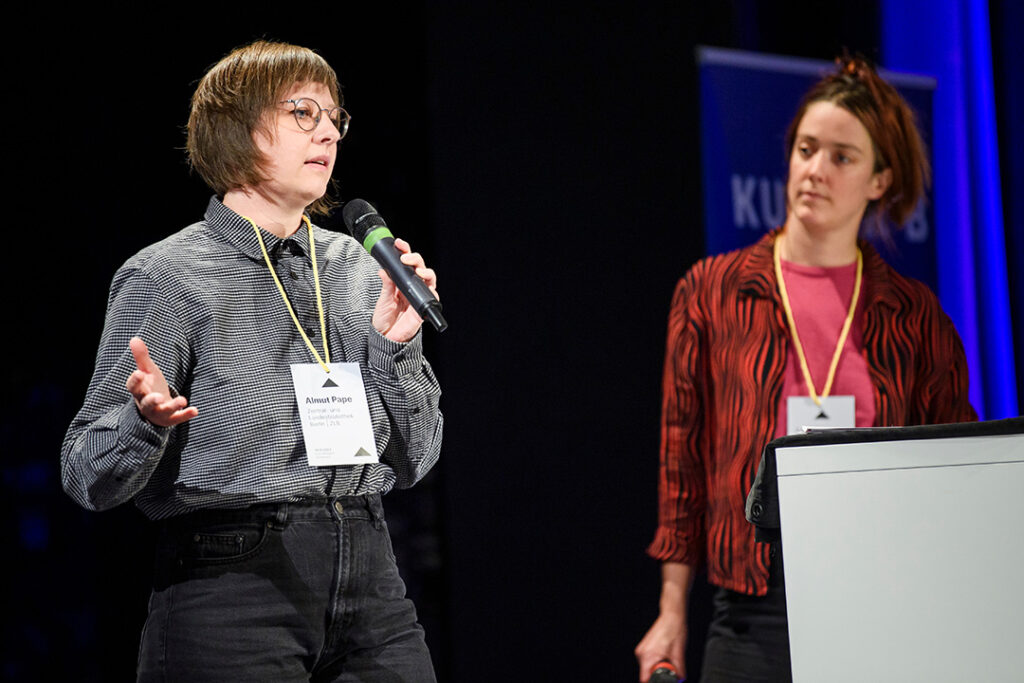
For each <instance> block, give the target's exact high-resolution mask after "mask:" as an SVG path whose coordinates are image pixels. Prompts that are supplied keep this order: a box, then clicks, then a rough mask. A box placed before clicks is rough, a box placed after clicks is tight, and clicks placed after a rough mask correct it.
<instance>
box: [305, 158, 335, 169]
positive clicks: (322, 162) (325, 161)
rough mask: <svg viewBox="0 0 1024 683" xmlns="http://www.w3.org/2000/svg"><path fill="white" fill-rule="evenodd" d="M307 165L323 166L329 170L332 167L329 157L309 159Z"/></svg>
mask: <svg viewBox="0 0 1024 683" xmlns="http://www.w3.org/2000/svg"><path fill="white" fill-rule="evenodd" d="M306 163H307V164H312V165H314V166H323V167H324V168H327V167H328V166H329V165H330V163H331V158H330V157H329V156H326V155H324V156H319V157H313V158H312V159H307V160H306Z"/></svg>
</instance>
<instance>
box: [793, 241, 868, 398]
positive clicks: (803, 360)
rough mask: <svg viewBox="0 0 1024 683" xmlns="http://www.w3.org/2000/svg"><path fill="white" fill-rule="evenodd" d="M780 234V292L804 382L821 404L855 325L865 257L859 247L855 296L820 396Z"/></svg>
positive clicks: (829, 388)
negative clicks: (787, 275) (799, 330)
mask: <svg viewBox="0 0 1024 683" xmlns="http://www.w3.org/2000/svg"><path fill="white" fill-rule="evenodd" d="M779 237H781V235H779V236H778V237H776V238H775V246H774V253H773V258H774V261H775V279H777V280H778V281H779V293H780V294H781V295H782V307H783V308H785V309H786V320H787V321H789V331H790V333H791V334H792V335H793V345H794V346H795V347H796V355H797V358H799V359H800V369H801V370H803V373H804V382H806V383H807V391H808V392H809V393H810V395H811V398H812V399H814V403H815V404H817V405H819V406H820V405H821V399H823V398H825V397H827V396H828V394H829V392H830V391H832V381H833V380H834V379H835V378H836V368H838V367H839V357H840V356H842V355H843V345H845V344H846V337H847V335H848V334H849V333H850V327H851V326H852V325H853V314H854V312H855V311H856V310H857V299H858V298H859V297H860V283H861V277H862V275H863V272H864V257H863V256H862V255H861V253H860V248H859V247H858V248H857V277H856V279H855V280H854V281H853V297H852V298H851V299H850V310H849V311H848V312H847V314H846V322H844V323H843V331H842V332H840V333H839V343H838V344H836V351H835V353H833V354H832V365H830V366H829V368H828V379H826V380H825V388H824V389H822V391H821V396H818V394H817V392H815V391H814V380H813V379H811V370H810V368H808V367H807V357H806V356H805V355H804V347H803V345H802V344H801V343H800V335H798V334H797V332H796V319H794V318H793V308H792V307H791V306H790V305H789V294H788V293H787V292H786V281H785V280H783V279H782V256H781V255H780V248H781V247H780V242H779Z"/></svg>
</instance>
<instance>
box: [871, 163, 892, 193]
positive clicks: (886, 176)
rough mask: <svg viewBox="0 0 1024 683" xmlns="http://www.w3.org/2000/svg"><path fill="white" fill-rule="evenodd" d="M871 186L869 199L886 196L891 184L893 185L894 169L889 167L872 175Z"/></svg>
mask: <svg viewBox="0 0 1024 683" xmlns="http://www.w3.org/2000/svg"><path fill="white" fill-rule="evenodd" d="M870 182H871V187H870V189H869V190H868V199H869V200H870V201H875V200H876V199H881V198H882V197H883V196H885V193H886V191H888V189H889V186H890V185H892V169H891V168H887V169H885V170H883V171H879V172H878V173H876V174H874V175H873V176H871V181H870Z"/></svg>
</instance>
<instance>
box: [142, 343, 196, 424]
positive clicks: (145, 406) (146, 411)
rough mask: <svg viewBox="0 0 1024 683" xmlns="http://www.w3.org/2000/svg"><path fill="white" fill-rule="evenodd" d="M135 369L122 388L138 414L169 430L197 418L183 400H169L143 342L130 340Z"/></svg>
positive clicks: (176, 398)
mask: <svg viewBox="0 0 1024 683" xmlns="http://www.w3.org/2000/svg"><path fill="white" fill-rule="evenodd" d="M128 346H129V348H131V350H132V355H133V356H135V365H136V366H137V367H138V369H137V370H136V371H135V372H133V373H132V374H131V375H129V377H128V381H127V382H125V387H126V388H127V389H128V392H129V393H131V395H132V397H133V398H134V399H135V405H136V406H138V408H139V413H141V414H142V417H144V418H146V419H147V420H149V421H150V422H152V423H153V424H155V425H157V426H159V427H173V426H174V425H179V424H181V423H182V422H187V421H189V420H191V419H192V418H193V417H195V416H196V415H198V414H199V411H198V410H196V408H195V407H194V406H190V405H189V404H188V399H187V398H185V397H184V396H177V397H175V398H171V389H170V387H168V386H167V380H166V379H164V373H162V372H160V368H158V367H157V365H156V363H154V362H153V359H152V358H150V357H149V349H148V348H147V347H146V342H144V341H142V340H141V339H140V338H138V337H132V339H131V341H129V342H128Z"/></svg>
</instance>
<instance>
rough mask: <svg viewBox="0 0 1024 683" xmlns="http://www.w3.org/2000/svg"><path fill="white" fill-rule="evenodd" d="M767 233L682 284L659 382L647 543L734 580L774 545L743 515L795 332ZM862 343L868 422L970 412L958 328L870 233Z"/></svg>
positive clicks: (920, 420) (761, 589) (968, 416)
mask: <svg viewBox="0 0 1024 683" xmlns="http://www.w3.org/2000/svg"><path fill="white" fill-rule="evenodd" d="M777 233H778V230H776V231H775V232H772V233H769V234H767V235H765V236H764V237H763V238H762V239H761V240H760V241H758V242H757V243H756V244H754V245H751V246H749V247H747V248H745V249H741V250H739V251H734V252H731V253H728V254H722V255H719V256H712V257H709V258H706V259H704V260H702V261H700V262H699V263H697V264H696V265H695V266H694V267H693V268H692V269H691V270H690V272H688V273H687V274H686V276H685V277H684V278H683V279H682V280H680V281H679V284H678V285H677V286H676V291H675V295H674V297H673V299H672V309H671V312H670V313H669V322H668V342H667V346H666V351H665V371H664V377H663V384H662V421H661V474H660V481H659V501H660V502H659V511H658V529H657V533H656V535H655V538H654V541H653V542H652V543H651V545H650V547H649V548H648V550H647V552H648V553H649V554H650V555H651V556H652V557H654V558H656V559H660V560H672V561H677V562H685V563H687V564H699V563H700V561H701V560H702V559H704V558H705V557H706V559H707V563H708V579H709V580H710V581H711V583H714V584H716V585H719V586H723V587H725V588H729V589H731V590H734V591H739V592H742V593H747V594H750V595H764V594H765V593H766V592H767V590H768V564H769V560H768V546H767V544H763V543H755V542H754V527H753V526H752V525H751V524H750V523H748V522H747V520H746V519H745V518H744V516H743V504H744V501H745V500H746V496H747V491H749V490H750V486H751V484H752V483H753V481H754V475H755V473H756V472H757V465H758V461H759V460H760V456H761V450H762V448H763V447H764V445H765V443H767V442H768V441H769V440H770V439H771V436H772V435H773V434H774V433H775V424H776V420H777V419H778V413H777V411H778V406H779V399H780V398H781V396H780V395H781V393H782V383H783V371H784V370H785V366H786V354H787V351H788V346H787V345H788V344H789V333H788V331H787V326H786V318H785V312H784V310H783V308H782V302H781V300H780V299H779V293H778V288H777V287H776V280H775V271H774V268H773V265H772V243H773V240H774V238H775V235H776V234H777ZM860 246H861V249H862V251H863V253H864V291H863V294H862V296H863V297H864V307H863V318H862V323H863V332H864V355H865V360H866V361H867V366H868V373H869V375H870V378H871V383H872V385H873V388H874V395H875V408H876V425H877V426H892V425H921V424H941V423H948V422H965V421H970V420H976V419H977V415H976V414H975V412H974V409H973V408H972V407H971V405H970V404H969V403H968V400H967V362H966V359H965V358H964V352H963V347H962V345H961V343H960V337H959V336H958V335H957V333H956V330H955V329H954V327H953V323H952V322H951V321H950V319H949V317H948V316H946V314H945V313H944V312H943V311H942V308H941V307H940V305H939V302H938V299H936V297H935V295H934V294H933V293H932V292H931V290H929V289H928V288H927V287H926V286H925V285H924V284H922V283H920V282H918V281H916V280H911V279H908V278H905V277H903V276H901V275H899V274H898V273H897V272H896V271H894V270H893V269H892V268H890V267H889V266H888V264H886V263H885V262H884V261H883V260H882V258H881V257H880V256H879V255H878V253H877V252H876V251H875V250H874V249H872V248H871V247H870V246H869V245H868V244H867V243H863V242H862V243H861V245H860Z"/></svg>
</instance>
